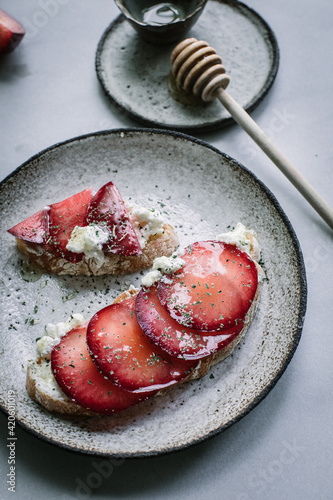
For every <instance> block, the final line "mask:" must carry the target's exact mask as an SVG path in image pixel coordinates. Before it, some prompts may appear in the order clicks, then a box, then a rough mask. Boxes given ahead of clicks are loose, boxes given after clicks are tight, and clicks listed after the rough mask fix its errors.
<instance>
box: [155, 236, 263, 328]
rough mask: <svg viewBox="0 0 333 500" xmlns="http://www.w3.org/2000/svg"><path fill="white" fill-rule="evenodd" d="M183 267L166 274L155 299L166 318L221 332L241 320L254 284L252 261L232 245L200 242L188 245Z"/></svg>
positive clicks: (253, 292) (248, 304)
mask: <svg viewBox="0 0 333 500" xmlns="http://www.w3.org/2000/svg"><path fill="white" fill-rule="evenodd" d="M182 259H183V260H184V261H185V265H184V266H183V267H182V268H181V269H180V270H179V271H176V272H175V273H173V274H168V275H166V276H165V277H164V278H163V279H162V280H161V281H160V283H159V285H158V296H159V299H160V301H161V303H162V305H163V306H164V307H165V308H166V310H167V311H168V313H169V314H170V316H171V317H172V318H173V319H175V320H176V321H177V322H178V323H180V324H181V325H183V326H186V327H189V328H194V329H197V330H202V331H207V332H209V331H223V330H227V329H229V328H232V327H234V326H236V325H237V323H238V322H239V321H241V320H243V319H244V317H245V314H246V313H247V311H248V309H249V307H250V306H251V303H252V301H253V298H254V296H255V293H256V290H257V285H258V273H257V269H256V265H255V263H254V261H253V260H252V259H251V258H250V257H249V255H248V254H247V253H245V252H243V251H242V250H240V249H238V248H237V247H236V246H235V245H232V244H227V243H223V242H221V241H201V242H196V243H194V244H193V245H190V246H188V247H187V248H186V249H185V252H184V255H182Z"/></svg>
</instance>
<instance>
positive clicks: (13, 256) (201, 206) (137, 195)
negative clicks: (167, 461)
mask: <svg viewBox="0 0 333 500" xmlns="http://www.w3.org/2000/svg"><path fill="white" fill-rule="evenodd" d="M50 180H51V182H50ZM64 180H65V182H64ZM109 180H112V181H114V182H115V183H116V184H117V186H118V188H119V190H120V192H121V193H122V196H123V197H124V198H125V200H126V199H130V198H131V199H132V200H135V201H136V202H138V203H140V204H143V205H145V206H151V207H155V208H157V209H159V210H160V211H161V212H162V213H163V214H164V217H165V219H166V220H168V221H169V222H170V223H171V224H172V225H173V226H174V227H175V228H176V230H177V232H178V235H179V238H180V247H181V248H183V247H184V246H186V245H188V244H190V243H191V242H194V241H197V240H204V239H211V238H213V237H215V236H216V235H217V234H219V233H221V232H225V231H227V230H228V227H229V226H234V225H235V224H236V223H237V222H238V221H241V222H243V224H245V225H246V226H247V227H249V228H252V229H255V231H256V232H257V235H258V239H259V242H260V246H261V249H262V261H263V268H264V271H265V281H264V283H263V288H262V295H261V300H260V304H259V307H258V310H257V313H256V316H255V319H254V321H253V323H252V324H251V326H250V328H249V330H248V332H247V334H246V336H245V340H244V341H243V342H242V344H241V345H240V346H239V347H238V348H237V349H236V350H235V351H234V353H233V354H232V355H231V356H230V357H229V358H227V359H226V360H225V361H224V362H222V363H220V364H219V365H216V366H215V367H213V368H212V369H211V371H210V373H209V374H208V375H207V376H206V377H204V378H202V379H200V380H198V381H193V382H190V383H186V384H181V385H179V386H177V387H174V388H172V389H170V390H169V391H168V393H167V394H165V395H164V396H163V397H162V396H161V397H157V398H155V399H153V400H151V401H147V402H145V403H142V404H139V405H137V406H135V407H133V408H131V409H129V410H126V411H125V412H123V413H120V414H118V415H115V416H111V417H93V418H81V419H80V418H68V417H63V416H60V415H57V414H52V413H50V412H48V411H46V410H44V409H43V408H42V407H40V406H39V405H38V404H36V403H34V402H33V401H31V400H30V398H29V397H28V395H27V393H26V390H25V377H26V373H25V372H26V368H27V365H28V362H29V359H32V358H34V357H35V354H36V338H38V337H40V336H41V335H43V330H44V326H45V324H46V323H48V322H51V323H57V322H59V321H64V320H65V319H66V318H67V317H68V316H69V315H70V314H71V313H73V312H80V313H83V314H84V315H85V317H86V318H87V319H89V318H90V317H91V316H92V315H93V314H94V313H95V312H97V311H98V310H99V309H101V308H102V307H104V306H106V305H107V304H110V303H111V302H112V301H113V299H114V298H115V297H116V296H117V295H118V294H119V292H120V291H122V290H124V289H127V288H128V287H129V285H130V284H133V285H134V286H139V285H140V280H141V274H140V273H138V274H132V275H127V276H122V277H119V276H115V277H110V276H106V277H90V278H87V277H68V276H60V277H59V276H54V275H49V274H41V272H38V271H37V270H36V269H33V268H31V267H30V266H29V264H28V263H27V262H26V260H25V259H24V258H23V257H22V256H21V255H20V254H19V252H18V250H17V248H16V245H15V241H14V239H13V237H12V236H11V235H10V234H8V233H7V232H6V230H7V229H8V228H10V227H12V226H13V225H14V224H15V223H17V222H18V221H20V220H23V219H24V218H26V217H27V216H28V215H29V214H32V213H34V212H36V211H38V210H39V209H40V208H41V207H42V206H44V205H47V204H49V203H52V202H56V201H59V200H62V199H64V198H66V197H68V196H70V195H72V194H74V193H76V192H78V191H80V190H82V189H84V188H85V187H88V186H89V185H92V186H93V188H94V189H95V190H97V189H98V188H99V187H100V186H102V185H103V184H104V183H106V182H108V181H109ZM0 207H1V214H2V215H1V221H0V224H1V235H2V236H1V242H0V245H1V247H0V249H1V251H0V269H1V293H2V299H1V304H2V311H1V314H0V321H1V326H0V344H1V351H0V370H1V379H0V405H1V407H2V409H3V410H4V411H8V405H9V403H10V400H9V396H10V395H11V392H10V391H13V393H14V396H12V397H13V398H14V399H15V414H16V418H17V421H18V423H19V424H21V425H22V426H23V427H24V428H25V429H27V430H29V431H30V432H32V433H34V434H36V435H37V436H39V437H40V438H43V439H46V440H47V441H49V442H51V443H55V444H57V445H60V446H62V447H64V448H67V449H71V450H74V451H79V452H83V453H90V454H96V455H112V456H118V457H120V456H122V457H139V456H151V455H157V454H161V453H166V452H169V451H174V450H179V449H182V448H184V447H187V446H189V445H192V444H195V443H198V442H200V441H202V440H204V439H206V438H208V437H209V436H213V435H214V434H216V433H218V432H221V431H222V430H224V429H226V428H228V427H229V426H230V425H232V424H233V423H234V422H236V421H238V420H239V419H240V418H242V417H243V416H244V415H246V414H247V413H248V412H249V411H250V410H251V409H252V408H254V407H255V406H256V405H257V404H258V403H259V402H260V401H261V400H262V399H263V398H264V397H265V395H266V394H267V393H268V392H269V391H270V389H271V388H272V387H273V386H274V384H275V383H276V382H277V380H278V379H279V377H280V376H281V375H282V373H283V371H284V370H285V368H286V366H287V365H288V363H289V361H290V359H291V357H292V355H293V353H294V351H295V349H296V347H297V344H298V342H299V339H300V335H301V330H302V325H303V319H304V315H305V309H306V278H305V271H304V264H303V258H302V254H301V250H300V247H299V244H298V241H297V238H296V236H295V233H294V231H293V229H292V227H291V225H290V223H289V221H288V219H287V217H286V215H285V214H284V212H283V211H282V209H281V207H280V206H279V204H278V203H277V201H276V199H275V198H274V196H273V195H272V193H271V192H270V191H268V189H267V188H266V187H265V186H264V185H263V184H262V183H261V182H260V181H259V180H258V179H257V178H255V177H254V175H253V174H252V173H251V172H249V171H248V170H247V169H246V168H244V167H243V166H242V165H240V164H239V163H237V162H236V161H235V160H233V159H232V158H230V157H228V156H227V155H225V154H224V153H221V152H219V151H217V150H216V149H214V148H213V147H211V146H209V145H208V144H206V143H204V142H201V141H199V140H196V139H194V138H191V137H189V136H186V135H183V134H180V133H176V132H166V131H158V130H140V129H134V130H113V131H105V132H98V133H95V134H90V135H86V136H82V137H78V138H75V139H72V140H69V141H66V142H64V143H61V144H57V145H55V146H52V147H50V148H48V149H46V150H44V151H42V152H41V153H39V154H38V155H36V156H34V157H33V158H31V159H30V160H28V161H27V162H26V163H24V164H23V165H22V166H21V167H20V168H18V169H17V170H16V171H15V172H14V173H13V174H12V175H10V176H9V177H7V178H6V179H5V180H4V181H3V182H2V183H1V185H0Z"/></svg>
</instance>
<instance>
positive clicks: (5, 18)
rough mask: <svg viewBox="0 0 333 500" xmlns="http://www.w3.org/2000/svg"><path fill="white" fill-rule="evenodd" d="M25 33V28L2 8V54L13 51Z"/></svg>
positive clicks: (0, 45)
mask: <svg viewBox="0 0 333 500" xmlns="http://www.w3.org/2000/svg"><path fill="white" fill-rule="evenodd" d="M24 35H25V29H24V28H23V26H22V25H21V24H20V23H19V22H18V21H16V19H14V18H13V17H12V16H10V15H9V14H7V13H6V12H4V11H3V10H1V9H0V54H1V53H3V54H6V53H9V52H12V51H13V50H14V49H15V48H16V47H17V46H18V45H19V43H20V42H21V40H22V38H23V37H24Z"/></svg>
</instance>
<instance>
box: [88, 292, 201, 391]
mask: <svg viewBox="0 0 333 500" xmlns="http://www.w3.org/2000/svg"><path fill="white" fill-rule="evenodd" d="M87 342H88V347H89V351H90V353H91V355H92V359H93V360H94V362H95V364H96V365H97V366H98V367H99V369H100V370H101V371H102V373H103V374H104V375H105V376H106V377H107V378H108V379H109V380H110V381H111V382H113V383H114V384H116V385H119V386H120V387H122V388H123V389H126V390H128V391H132V392H138V393H140V392H147V391H152V390H160V389H164V388H166V387H169V386H170V385H173V384H175V383H177V382H179V381H180V380H183V379H184V378H186V377H187V376H188V375H189V374H190V373H191V371H192V370H193V369H194V368H195V367H196V365H197V363H196V362H193V361H192V362H191V361H184V360H182V359H177V358H173V357H171V356H170V355H169V354H167V353H166V352H164V351H163V350H162V349H160V348H159V347H158V346H157V345H156V344H154V342H152V341H151V340H150V339H149V337H147V335H145V333H144V332H143V330H142V329H141V327H140V325H139V323H138V321H137V319H136V315H135V298H134V297H133V298H129V299H127V300H125V301H124V302H120V303H118V304H112V305H110V306H108V307H106V308H104V309H102V310H101V311H100V312H98V313H97V314H95V316H93V318H92V319H91V320H90V322H89V325H88V331H87Z"/></svg>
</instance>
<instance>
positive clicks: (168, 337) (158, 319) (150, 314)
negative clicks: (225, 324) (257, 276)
mask: <svg viewBox="0 0 333 500" xmlns="http://www.w3.org/2000/svg"><path fill="white" fill-rule="evenodd" d="M135 312H136V317H137V320H138V322H139V324H140V326H141V328H142V330H143V331H144V333H145V334H146V335H147V336H148V337H149V338H150V339H151V340H152V341H153V342H154V343H155V344H157V345H158V346H159V347H160V348H161V349H162V350H163V351H166V352H167V353H168V354H170V355H171V356H175V357H178V358H182V359H188V360H193V359H202V358H204V357H206V356H209V355H210V354H213V353H215V352H217V351H220V350H221V349H223V348H224V347H226V346H227V345H228V344H229V343H230V342H231V341H232V340H234V339H235V338H236V337H237V335H238V334H239V333H240V332H241V330H242V328H243V326H244V322H243V320H241V321H239V322H238V325H237V326H234V327H233V328H229V329H228V330H224V331H223V332H216V331H215V332H206V333H205V332H202V331H199V330H193V329H192V328H187V327H185V326H182V325H180V324H179V323H178V322H177V321H176V320H174V319H173V318H171V316H170V315H169V314H168V312H167V311H166V309H165V308H164V307H163V306H162V304H161V302H160V300H159V298H158V291H157V286H154V285H153V286H151V287H149V288H147V289H141V290H140V292H139V294H138V296H137V298H136V304H135Z"/></svg>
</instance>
